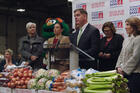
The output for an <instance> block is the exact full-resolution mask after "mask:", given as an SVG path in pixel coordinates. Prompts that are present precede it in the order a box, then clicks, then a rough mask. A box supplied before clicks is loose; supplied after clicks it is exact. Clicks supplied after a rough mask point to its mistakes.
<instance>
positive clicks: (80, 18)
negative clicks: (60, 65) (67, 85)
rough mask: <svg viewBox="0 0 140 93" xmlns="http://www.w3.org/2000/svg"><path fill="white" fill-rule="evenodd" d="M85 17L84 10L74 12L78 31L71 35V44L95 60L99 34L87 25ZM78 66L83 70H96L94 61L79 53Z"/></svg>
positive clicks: (85, 12) (95, 29)
mask: <svg viewBox="0 0 140 93" xmlns="http://www.w3.org/2000/svg"><path fill="white" fill-rule="evenodd" d="M87 16H88V14H87V11H85V10H84V9H76V10H75V11H74V17H75V22H76V23H75V24H76V25H77V26H78V28H79V29H78V30H77V31H76V32H75V33H73V34H72V35H71V37H70V38H71V43H72V44H74V45H76V46H77V47H79V48H80V49H81V50H83V51H84V52H86V53H87V54H89V55H90V56H92V57H94V58H96V57H97V55H98V52H99V42H100V33H99V30H98V29H97V28H95V27H94V26H92V25H91V24H89V23H88V21H87ZM79 66H80V68H84V69H89V68H94V69H96V68H97V64H96V60H94V61H93V60H91V59H90V58H89V57H87V56H86V55H84V54H83V53H81V52H79Z"/></svg>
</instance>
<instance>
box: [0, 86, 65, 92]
mask: <svg viewBox="0 0 140 93" xmlns="http://www.w3.org/2000/svg"><path fill="white" fill-rule="evenodd" d="M0 93H66V92H55V91H47V90H35V89H11V88H7V87H0Z"/></svg>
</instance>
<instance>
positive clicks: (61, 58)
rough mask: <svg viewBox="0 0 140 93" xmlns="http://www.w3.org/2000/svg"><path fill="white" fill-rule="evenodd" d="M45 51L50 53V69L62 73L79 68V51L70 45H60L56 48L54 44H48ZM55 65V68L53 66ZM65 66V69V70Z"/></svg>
mask: <svg viewBox="0 0 140 93" xmlns="http://www.w3.org/2000/svg"><path fill="white" fill-rule="evenodd" d="M45 51H46V53H48V67H49V69H53V68H55V69H58V70H60V72H62V71H63V69H65V68H67V66H68V69H65V70H74V69H77V68H79V55H78V52H77V50H76V49H75V48H74V47H73V46H71V45H70V44H59V46H57V47H54V45H53V44H47V45H46V46H45ZM53 65H54V66H53ZM64 66H65V68H63V67H64Z"/></svg>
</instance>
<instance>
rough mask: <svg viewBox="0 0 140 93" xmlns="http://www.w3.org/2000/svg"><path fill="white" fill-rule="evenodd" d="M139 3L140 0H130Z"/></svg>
mask: <svg viewBox="0 0 140 93" xmlns="http://www.w3.org/2000/svg"><path fill="white" fill-rule="evenodd" d="M137 1H140V0H129V2H137Z"/></svg>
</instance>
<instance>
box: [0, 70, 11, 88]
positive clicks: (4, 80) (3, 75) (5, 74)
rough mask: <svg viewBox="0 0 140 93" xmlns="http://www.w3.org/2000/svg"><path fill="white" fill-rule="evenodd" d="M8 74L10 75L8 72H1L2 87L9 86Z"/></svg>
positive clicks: (0, 83) (0, 84)
mask: <svg viewBox="0 0 140 93" xmlns="http://www.w3.org/2000/svg"><path fill="white" fill-rule="evenodd" d="M8 75H9V73H8V72H1V73H0V86H1V87H7V83H8V82H9V79H8Z"/></svg>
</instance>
